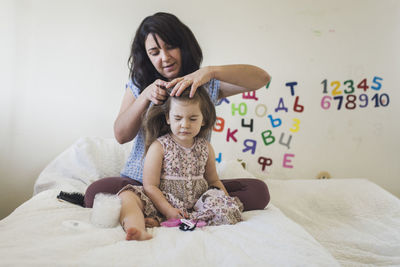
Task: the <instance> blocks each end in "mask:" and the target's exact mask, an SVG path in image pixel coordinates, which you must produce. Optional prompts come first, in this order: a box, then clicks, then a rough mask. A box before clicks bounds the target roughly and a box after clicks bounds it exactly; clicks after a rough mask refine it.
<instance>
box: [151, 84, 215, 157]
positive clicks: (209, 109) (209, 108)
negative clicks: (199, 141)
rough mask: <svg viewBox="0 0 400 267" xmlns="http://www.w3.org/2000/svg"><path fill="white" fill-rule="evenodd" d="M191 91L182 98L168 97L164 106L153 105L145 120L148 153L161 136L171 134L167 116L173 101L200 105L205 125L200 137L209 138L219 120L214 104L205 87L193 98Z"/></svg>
mask: <svg viewBox="0 0 400 267" xmlns="http://www.w3.org/2000/svg"><path fill="white" fill-rule="evenodd" d="M189 94H190V90H189V89H187V90H184V91H183V92H182V94H181V95H180V96H173V97H171V96H170V97H168V98H167V100H166V101H165V102H164V103H163V104H162V105H157V106H156V105H153V106H152V107H151V108H150V109H149V110H148V112H147V115H146V118H145V119H144V122H143V123H144V130H145V136H146V153H147V150H148V149H149V147H150V145H151V144H152V143H153V142H154V141H155V140H156V139H157V138H158V137H160V136H162V135H164V134H167V133H169V132H170V126H169V125H168V123H167V119H166V116H167V114H168V113H169V110H170V108H171V100H172V99H176V100H178V101H185V102H190V103H200V111H201V114H202V115H203V122H204V125H203V126H201V129H200V132H199V133H198V135H197V136H198V137H207V134H208V133H209V131H210V130H212V128H213V126H214V124H215V121H216V119H217V117H216V112H215V107H214V104H213V103H212V102H211V99H210V96H209V95H208V93H207V91H206V89H204V87H202V86H201V87H199V88H197V91H196V93H195V94H194V96H193V97H192V98H190V97H189Z"/></svg>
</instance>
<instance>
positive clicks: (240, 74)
mask: <svg viewBox="0 0 400 267" xmlns="http://www.w3.org/2000/svg"><path fill="white" fill-rule="evenodd" d="M211 79H217V80H220V81H221V87H220V95H219V98H223V97H228V96H231V95H235V94H239V93H243V92H249V91H254V90H257V89H260V88H261V87H263V86H265V85H267V84H268V83H269V82H270V80H271V77H270V76H269V74H268V73H267V72H266V71H264V70H263V69H261V68H259V67H256V66H253V65H246V64H237V65H225V66H207V67H203V68H201V69H199V70H197V71H195V72H193V73H191V74H188V75H186V76H184V77H179V78H176V79H174V80H172V81H171V82H170V83H169V84H168V85H167V88H170V87H174V88H173V90H172V92H171V95H174V94H176V95H178V96H179V95H180V94H181V93H182V91H183V90H185V89H186V88H187V87H189V86H190V85H191V95H194V93H195V92H196V90H197V88H198V87H199V86H201V85H203V84H205V83H207V82H209V81H210V80H211Z"/></svg>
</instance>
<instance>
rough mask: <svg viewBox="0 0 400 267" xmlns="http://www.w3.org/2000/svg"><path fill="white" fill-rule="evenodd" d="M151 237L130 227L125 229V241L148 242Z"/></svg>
mask: <svg viewBox="0 0 400 267" xmlns="http://www.w3.org/2000/svg"><path fill="white" fill-rule="evenodd" d="M152 237H153V236H152V235H151V234H149V233H147V232H146V230H144V231H141V230H139V229H137V228H135V227H130V228H128V229H126V240H138V241H142V240H149V239H151V238H152Z"/></svg>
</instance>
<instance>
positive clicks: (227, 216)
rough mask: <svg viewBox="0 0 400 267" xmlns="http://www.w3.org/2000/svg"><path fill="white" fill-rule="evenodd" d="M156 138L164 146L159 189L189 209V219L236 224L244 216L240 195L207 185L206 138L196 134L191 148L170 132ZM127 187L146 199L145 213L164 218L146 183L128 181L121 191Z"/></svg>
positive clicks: (177, 205) (179, 205) (174, 202)
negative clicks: (129, 182)
mask: <svg viewBox="0 0 400 267" xmlns="http://www.w3.org/2000/svg"><path fill="white" fill-rule="evenodd" d="M157 140H158V141H159V142H160V143H161V144H162V146H163V149H164V159H163V163H162V164H163V165H162V169H161V179H160V190H161V192H162V193H163V194H164V196H165V198H166V199H167V201H168V202H169V203H170V204H171V205H172V206H173V207H175V208H178V209H182V210H184V211H186V212H187V213H188V214H189V217H190V219H198V220H202V221H206V222H207V223H208V225H221V224H235V223H237V222H239V221H241V220H242V216H241V212H242V211H243V204H242V203H241V202H240V200H239V199H238V198H237V197H235V198H234V197H228V196H226V195H225V193H224V192H223V191H222V190H220V189H217V188H208V184H207V181H206V180H205V178H204V172H205V167H206V162H207V159H208V144H207V141H206V139H204V138H195V142H194V144H193V146H192V147H190V148H185V147H183V146H181V145H179V144H178V143H176V142H175V140H174V139H173V138H172V136H171V135H170V134H166V135H164V136H161V137H159V138H158V139H157ZM124 190H132V191H133V192H135V193H136V194H137V195H138V196H139V197H140V198H141V199H142V200H143V202H144V203H145V206H144V215H145V217H153V218H157V219H158V220H159V221H160V222H161V221H163V220H165V217H164V216H163V215H162V214H161V213H159V212H158V211H157V209H156V208H155V206H154V205H153V203H152V201H151V200H150V198H148V197H147V196H146V195H145V194H144V191H143V186H134V185H127V186H125V187H124V188H122V189H121V191H120V192H119V193H121V192H122V191H124ZM119 193H118V194H119Z"/></svg>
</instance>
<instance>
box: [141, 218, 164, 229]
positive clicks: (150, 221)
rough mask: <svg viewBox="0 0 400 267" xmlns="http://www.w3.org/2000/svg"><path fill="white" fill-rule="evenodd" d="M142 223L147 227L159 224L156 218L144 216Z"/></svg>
mask: <svg viewBox="0 0 400 267" xmlns="http://www.w3.org/2000/svg"><path fill="white" fill-rule="evenodd" d="M144 223H145V224H146V227H149V228H153V227H158V226H160V223H159V222H158V220H156V219H154V218H144Z"/></svg>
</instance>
